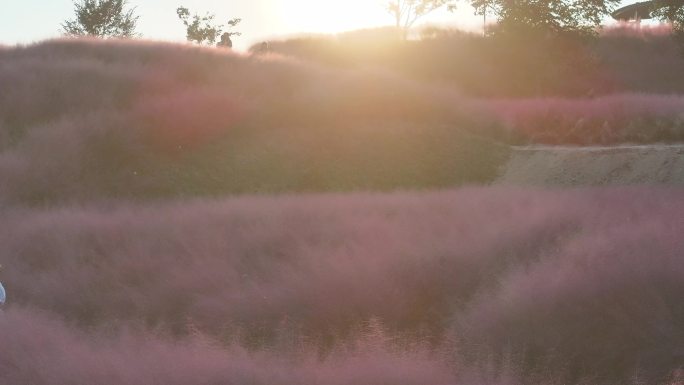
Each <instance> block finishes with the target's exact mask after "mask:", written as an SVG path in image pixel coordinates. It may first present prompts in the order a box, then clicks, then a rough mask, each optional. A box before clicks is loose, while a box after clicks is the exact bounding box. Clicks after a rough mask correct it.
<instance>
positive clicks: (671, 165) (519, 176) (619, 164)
mask: <svg viewBox="0 0 684 385" xmlns="http://www.w3.org/2000/svg"><path fill="white" fill-rule="evenodd" d="M497 183H498V184H509V185H536V186H592V185H593V186H596V185H631V184H667V185H684V144H673V145H666V144H654V145H622V146H613V147H600V146H597V147H571V146H526V147H513V152H512V154H511V158H510V159H509V161H508V163H507V164H506V165H505V166H504V167H503V168H502V171H501V174H500V176H499V178H498V180H497Z"/></svg>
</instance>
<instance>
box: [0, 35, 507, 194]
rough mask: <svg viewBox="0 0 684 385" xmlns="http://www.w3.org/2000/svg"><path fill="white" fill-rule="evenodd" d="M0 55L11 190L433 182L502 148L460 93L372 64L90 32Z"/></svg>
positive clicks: (1, 143)
mask: <svg viewBox="0 0 684 385" xmlns="http://www.w3.org/2000/svg"><path fill="white" fill-rule="evenodd" d="M0 60H2V62H3V66H2V67H0V83H1V84H3V89H7V90H11V92H5V93H2V95H0V179H2V180H3V181H5V183H3V184H2V186H1V187H0V199H4V200H7V201H9V202H24V203H31V204H41V203H50V202H64V201H79V202H81V201H84V200H93V199H106V198H121V197H125V198H131V199H143V198H154V197H164V196H167V197H168V196H188V195H192V196H195V195H198V196H207V195H225V194H235V193H263V192H301V191H330V190H335V191H343V190H360V189H363V190H369V189H370V190H386V189H396V188H406V189H420V188H432V187H444V186H455V185H461V184H464V183H481V182H487V181H489V180H491V179H492V178H493V176H494V175H495V173H496V170H497V168H498V166H499V165H500V163H501V162H502V161H503V160H505V159H506V152H507V150H506V149H505V148H502V147H500V146H496V145H493V144H490V143H488V142H487V141H483V140H481V139H477V138H475V137H473V136H469V135H466V134H465V133H464V130H465V129H473V128H474V127H476V126H477V124H478V123H476V122H474V118H471V117H469V115H468V114H466V113H465V112H464V111H463V110H464V109H465V107H464V105H465V103H464V102H463V101H462V100H460V98H459V97H458V96H456V95H453V94H451V93H449V92H447V91H445V90H441V89H435V88H431V87H428V86H424V85H421V84H418V83H415V82H412V81H407V80H403V79H401V78H398V77H396V76H392V75H388V74H384V73H382V72H375V71H344V70H332V69H325V68H321V67H319V66H316V65H311V64H303V63H300V62H296V61H293V60H289V59H278V58H260V57H251V56H240V55H236V54H231V53H224V52H219V51H216V50H213V49H200V48H193V47H189V46H180V45H170V44H157V43H131V42H100V41H53V42H48V43H43V44H39V45H34V46H29V47H26V48H14V49H9V50H5V51H2V52H0Z"/></svg>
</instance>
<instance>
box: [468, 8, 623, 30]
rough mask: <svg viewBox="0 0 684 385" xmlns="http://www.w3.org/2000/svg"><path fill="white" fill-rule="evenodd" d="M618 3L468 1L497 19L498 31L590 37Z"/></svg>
mask: <svg viewBox="0 0 684 385" xmlns="http://www.w3.org/2000/svg"><path fill="white" fill-rule="evenodd" d="M620 2H621V0H470V3H471V5H472V6H473V7H475V9H476V10H478V11H480V12H482V11H486V10H490V11H491V12H492V13H493V14H495V15H496V16H498V18H499V23H498V28H497V29H498V31H502V32H505V31H511V30H519V29H527V30H540V31H544V32H547V33H548V32H551V33H561V32H581V33H593V31H594V30H595V28H596V27H597V26H598V25H600V23H601V21H602V19H603V17H604V16H606V15H608V14H610V12H611V11H612V10H613V8H615V6H617V5H618V4H619V3H620Z"/></svg>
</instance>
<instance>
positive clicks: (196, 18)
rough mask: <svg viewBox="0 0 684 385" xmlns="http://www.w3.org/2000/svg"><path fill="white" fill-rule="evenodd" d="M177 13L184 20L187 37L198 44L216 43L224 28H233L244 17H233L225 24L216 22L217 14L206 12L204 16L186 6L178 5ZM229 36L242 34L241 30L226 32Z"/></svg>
mask: <svg viewBox="0 0 684 385" xmlns="http://www.w3.org/2000/svg"><path fill="white" fill-rule="evenodd" d="M176 14H177V15H178V18H179V19H180V20H181V21H182V22H183V25H184V26H185V29H186V31H185V32H186V35H185V37H186V38H187V39H188V41H191V42H195V43H197V44H205V43H207V44H214V43H216V39H218V38H219V36H221V35H222V34H223V33H224V30H226V29H231V28H233V27H235V26H237V25H238V24H240V22H241V21H242V19H238V18H235V19H231V20H228V22H227V23H226V24H225V25H224V24H216V22H215V21H214V20H215V19H216V15H214V14H211V13H206V14H205V15H204V16H200V15H198V14H196V13H195V14H191V13H190V10H189V9H188V8H186V7H178V9H176ZM226 33H227V34H228V36H229V37H232V36H240V35H242V33H240V32H226Z"/></svg>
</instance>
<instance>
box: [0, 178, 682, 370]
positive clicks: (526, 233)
mask: <svg viewBox="0 0 684 385" xmlns="http://www.w3.org/2000/svg"><path fill="white" fill-rule="evenodd" d="M682 216H684V202H683V201H682V194H681V191H680V190H678V189H665V188H659V189H656V188H641V189H637V188H632V189H629V188H615V189H598V190H572V191H535V190H516V189H509V188H472V189H464V190H460V191H444V192H435V193H395V194H351V195H302V196H284V197H277V198H276V197H270V198H269V197H263V198H253V197H252V198H250V197H244V198H239V199H228V200H215V201H195V202H176V203H159V204H154V205H147V206H144V205H140V204H127V203H117V204H110V205H106V206H102V205H85V206H83V207H70V208H69V207H65V208H54V209H49V210H41V209H27V208H15V209H6V210H5V212H4V213H3V216H2V219H0V221H1V222H0V245H2V246H0V252H1V253H2V256H3V266H5V269H6V271H9V272H11V274H6V275H5V276H4V278H3V283H4V284H5V286H6V287H7V288H8V290H9V292H10V293H11V301H12V303H13V306H22V307H30V308H35V309H41V310H42V311H44V312H46V313H45V314H47V316H50V317H51V316H53V315H54V316H57V317H58V318H60V319H63V320H65V322H67V324H68V325H72V327H74V328H76V329H85V330H88V331H89V332H91V333H94V335H95V336H97V335H100V334H101V333H104V335H108V334H111V333H115V334H117V333H120V332H122V331H125V330H127V329H133V330H142V331H144V332H147V331H150V332H154V333H157V335H158V336H159V338H162V339H169V340H175V341H188V339H191V338H196V337H197V338H204V339H207V340H208V341H213V343H216V344H218V345H220V346H230V345H233V344H236V346H240V347H241V348H243V349H247V350H249V351H251V352H265V351H268V352H273V353H274V354H275V355H276V356H278V357H281V358H282V357H284V356H285V357H295V355H293V354H294V353H291V352H293V351H294V352H298V353H297V354H302V355H304V356H317V357H319V358H325V357H336V354H339V352H341V351H348V350H349V349H351V350H353V351H354V349H358V348H360V347H363V346H366V347H373V346H376V347H377V346H385V345H386V346H388V348H387V349H388V350H389V351H391V352H393V353H392V354H396V355H397V356H393V355H390V358H387V360H389V361H386V363H382V362H385V361H382V360H385V359H386V358H382V357H384V356H381V357H380V358H378V357H376V356H375V354H376V353H368V354H370V358H367V359H366V358H363V359H359V360H357V361H354V360H356V358H354V359H353V360H352V361H348V362H351V363H348V366H346V367H347V368H348V369H344V371H347V370H348V371H350V372H349V373H347V374H344V375H341V376H342V377H341V378H347V379H348V380H345V381H348V382H350V383H355V382H356V383H358V382H359V381H361V379H360V377H358V376H368V378H376V379H377V381H380V382H381V379H382V378H387V377H385V376H386V375H390V376H392V375H394V374H392V373H390V372H388V369H382V370H380V369H377V368H376V367H375V366H373V365H376V364H377V365H380V367H385V368H387V367H390V366H392V365H397V366H401V370H406V371H407V372H406V373H407V374H406V375H407V376H413V377H412V378H419V377H422V376H428V374H429V373H433V372H434V373H435V376H438V377H435V378H446V377H440V376H442V374H440V373H444V372H443V371H441V370H438V371H436V372H435V371H434V370H433V369H424V368H423V366H422V364H421V365H418V366H405V364H402V363H401V362H403V361H401V360H400V361H396V360H398V359H403V358H401V357H410V358H406V359H407V360H418V358H416V357H419V356H420V355H421V354H426V353H425V352H433V353H434V354H437V356H431V355H430V354H428V356H427V358H425V360H427V361H426V362H433V363H434V362H442V361H443V362H445V363H450V364H448V366H449V367H450V368H451V369H450V370H451V371H454V372H455V373H460V375H464V376H465V375H472V373H479V372H492V371H493V373H494V374H495V375H494V377H496V375H498V374H501V373H504V372H499V371H500V370H501V371H503V369H502V368H503V366H502V365H504V366H506V367H508V368H510V370H508V369H507V370H508V371H506V372H505V373H509V372H510V373H512V374H510V375H511V376H513V377H514V378H517V379H518V380H517V381H522V382H526V381H531V380H533V379H537V380H539V379H549V381H550V379H553V381H561V382H566V383H567V382H576V381H587V380H591V381H592V382H601V383H603V382H607V383H611V382H612V383H614V382H620V381H627V380H628V379H630V378H632V377H631V376H633V374H634V373H635V372H638V373H640V375H641V376H644V377H645V378H648V379H649V381H652V382H653V383H656V382H657V381H660V380H665V379H666V378H668V376H669V375H670V374H671V373H673V372H674V371H675V370H676V369H677V368H678V365H680V364H681V359H682V356H681V341H682V340H681V336H682V333H683V332H684V331H683V330H682V325H684V322H683V321H684V318H682V317H684V312H683V309H682V304H681V297H682V295H683V294H684V287H683V286H682V282H684V280H682V277H684V265H683V262H684V260H682V258H681V252H682V250H683V249H684V244H683V243H682V239H681V237H680V234H681V231H682V230H683V229H682V225H683V223H682V221H681V218H682ZM0 330H2V331H3V333H5V332H6V333H10V332H11V328H10V329H7V328H0ZM369 335H370V336H374V337H373V338H370V339H369V338H367V336H369ZM88 338H90V337H88ZM98 338H99V337H98ZM115 339H116V338H115ZM364 349H366V348H364ZM367 350H368V349H366V350H364V351H367ZM371 350H372V349H371ZM412 352H422V353H420V354H419V356H413V355H412V354H413V353H412ZM377 354H380V353H377ZM383 354H384V353H383ZM406 354H409V356H405V355H406ZM416 354H418V353H416ZM354 357H356V356H354ZM397 357H398V358H397ZM421 357H423V356H421ZM376 358H377V360H380V361H376ZM366 360H367V361H368V365H370V366H365V365H366V364H364V365H363V367H364V368H366V369H363V371H362V372H363V373H365V374H358V373H357V372H354V373H355V374H352V373H351V371H352V368H354V367H357V364H358V365H360V363H361V362H366ZM435 360H437V361H435ZM307 362H308V361H307ZM325 362H327V361H325ZM354 362H356V363H354ZM416 362H423V361H416ZM298 365H299V364H298ZM307 365H313V367H316V368H318V369H316V370H319V369H320V370H321V373H328V372H329V371H333V370H337V369H331V368H330V367H329V366H326V365H327V364H320V363H317V362H316V361H313V362H309V363H308V364H307ZM318 365H323V366H322V367H320V368H319V367H318ZM345 365H347V364H345ZM385 365H386V366H385ZM426 365H427V364H426ZM429 365H432V364H429ZM434 365H438V366H439V367H441V366H440V365H443V364H442V363H435V364H434ZM343 367H344V365H343ZM428 367H430V366H428ZM492 368H494V369H492ZM496 368H499V369H496ZM378 370H379V372H378ZM397 370H399V369H397ZM345 373H346V372H345ZM497 373H498V374H497ZM321 375H322V374H321ZM393 378H394V377H393ZM426 378H428V377H426ZM429 378H433V377H429ZM537 380H535V381H537ZM373 381H376V380H373ZM416 381H417V383H420V381H418V380H416ZM435 381H437V380H435ZM439 381H441V380H439ZM439 381H437V382H439ZM539 381H541V380H539ZM544 381H546V380H544ZM304 383H305V382H304ZM342 383H344V381H343V382H342ZM409 383H412V382H409Z"/></svg>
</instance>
